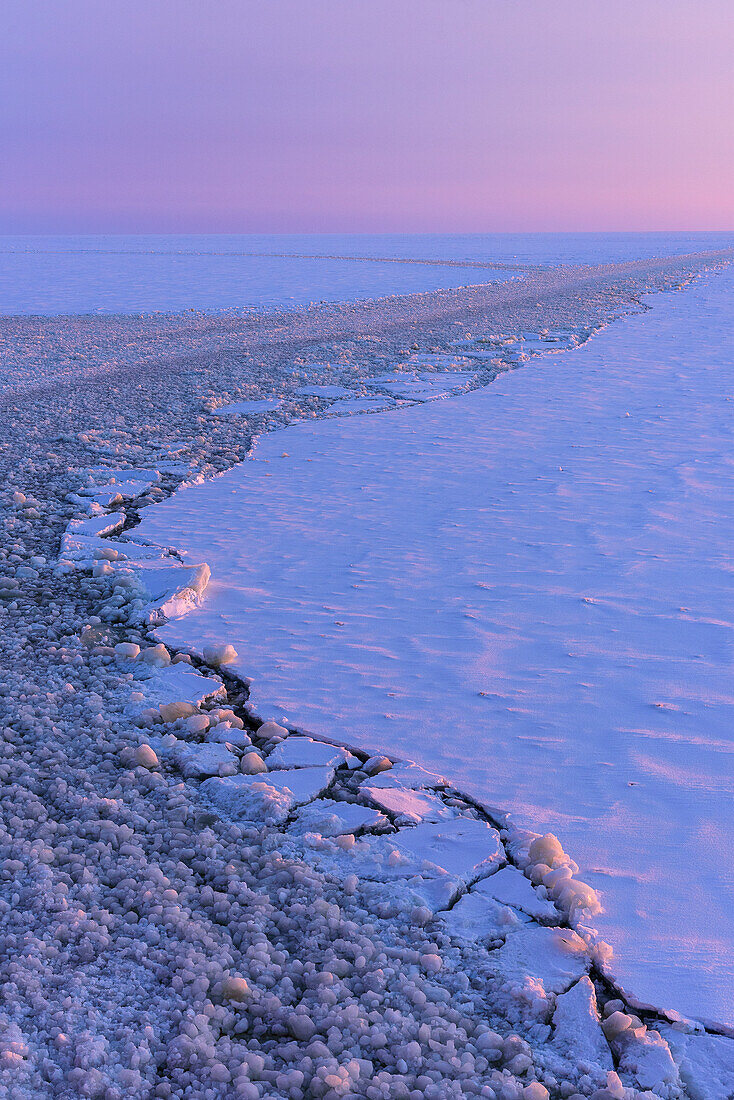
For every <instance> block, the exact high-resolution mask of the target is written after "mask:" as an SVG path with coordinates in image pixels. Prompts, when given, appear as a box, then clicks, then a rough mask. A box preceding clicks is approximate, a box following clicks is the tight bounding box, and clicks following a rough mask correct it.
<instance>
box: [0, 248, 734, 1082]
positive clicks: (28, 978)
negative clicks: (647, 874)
mask: <svg viewBox="0 0 734 1100" xmlns="http://www.w3.org/2000/svg"><path fill="white" fill-rule="evenodd" d="M730 258H731V256H730V254H721V253H719V254H711V255H705V256H703V255H702V256H693V257H682V258H679V259H677V260H673V261H670V262H668V261H651V262H650V263H637V264H629V265H623V266H622V267H598V268H590V269H582V270H573V271H572V270H568V271H550V272H542V273H537V272H536V273H534V274H532V275H529V276H528V278H527V281H526V282H525V283H521V284H519V283H515V284H512V283H505V284H494V286H492V287H487V288H477V287H474V288H470V289H468V290H463V291H447V292H443V293H441V294H438V295H427V296H426V295H423V296H418V297H411V298H398V299H390V300H389V301H381V302H365V303H361V304H359V305H355V306H350V307H340V306H337V307H321V308H319V309H316V310H311V311H304V312H303V313H299V314H293V315H280V316H274V317H269V318H265V317H258V318H254V317H252V318H242V319H237V318H232V317H230V318H219V319H211V318H204V317H200V316H196V317H192V318H189V317H175V318H172V317H167V318H162V319H151V318H143V319H140V318H109V319H105V318H57V319H51V320H48V319H25V318H11V319H7V320H4V321H3V322H2V325H1V326H0V342H1V343H0V349H1V356H0V362H1V363H2V376H1V377H2V392H0V407H2V408H3V410H4V415H5V430H4V433H3V437H2V439H0V468H2V480H3V482H4V486H5V490H4V492H3V494H2V507H1V508H0V569H1V572H0V630H1V631H2V636H3V646H2V647H1V648H0V667H2V669H3V682H2V683H1V684H0V720H1V721H2V725H3V738H2V740H0V782H2V784H3V786H2V798H1V799H0V918H1V919H0V1097H1V1098H2V1100H6V1098H7V1100H28V1098H33V1100H36V1098H40V1097H49V1098H50V1097H63V1098H67V1097H72V1096H90V1097H94V1096H97V1097H100V1096H104V1098H105V1100H122V1098H123V1097H124V1098H125V1100H127V1098H130V1100H132V1098H133V1097H134V1098H136V1100H137V1098H139V1097H145V1098H147V1097H156V1098H158V1097H162V1098H174V1097H180V1098H182V1100H183V1097H188V1098H191V1100H199V1098H202V1100H224V1098H228V1097H230V1096H236V1097H243V1098H244V1100H257V1098H263V1100H286V1098H288V1100H305V1097H307V1096H308V1097H311V1096H313V1097H317V1096H321V1097H324V1098H325V1100H337V1098H338V1097H347V1098H350V1097H352V1096H365V1097H367V1098H368V1100H380V1098H383V1097H384V1098H392V1097H395V1098H396V1100H406V1098H408V1100H444V1098H449V1097H457V1098H458V1097H460V1096H482V1097H484V1098H485V1100H546V1097H547V1096H548V1094H550V1097H551V1100H565V1098H569V1097H570V1098H572V1100H579V1094H581V1095H583V1096H593V1097H594V1100H653V1098H662V1100H683V1098H684V1097H685V1098H686V1100H730V1096H731V1093H732V1091H733V1090H734V1053H733V1051H734V1041H732V1040H731V1039H729V1038H725V1037H720V1036H717V1035H716V1034H712V1033H711V1029H710V1030H709V1033H707V1032H706V1031H704V1029H703V1028H702V1027H701V1025H700V1024H699V1025H695V1024H693V1023H691V1022H690V1021H685V1020H682V1019H680V1018H679V1017H678V1016H676V1015H675V1014H673V1015H672V1016H669V1017H668V1019H667V1020H666V1019H665V1018H663V1017H661V1015H660V1014H658V1013H655V1012H651V1011H647V1010H645V1009H643V1008H642V1007H640V1006H637V1005H633V1004H632V1003H631V1001H630V1000H629V998H628V999H626V1000H625V999H620V998H619V995H618V991H617V990H616V988H615V987H614V986H613V985H612V984H610V983H609V982H608V981H606V980H605V979H604V978H603V976H602V974H601V972H600V967H601V966H603V965H604V962H605V959H606V953H605V951H604V949H603V947H602V945H600V944H596V943H595V941H594V938H593V936H592V935H590V933H589V929H588V923H589V917H590V916H592V915H593V913H594V911H595V909H596V905H597V899H596V896H595V894H594V892H593V890H591V888H590V887H589V886H587V885H584V883H583V881H581V880H580V878H579V875H578V866H577V864H576V863H574V862H573V860H572V859H571V858H570V856H569V855H567V854H566V853H565V852H564V851H563V850H562V848H561V846H560V844H559V843H558V841H557V840H556V839H555V838H553V837H550V836H548V837H542V836H539V835H537V834H535V833H532V832H523V831H521V830H518V829H517V828H515V827H514V826H511V825H510V823H509V822H507V820H506V819H505V818H504V817H503V815H502V814H501V813H499V812H498V813H497V814H488V813H486V812H484V811H483V810H482V809H481V808H480V807H478V806H477V805H476V804H474V803H472V802H471V801H469V800H467V799H466V798H464V797H463V796H461V795H460V794H459V793H458V792H457V790H456V788H455V787H452V786H451V785H450V784H447V781H446V780H445V779H443V778H442V777H441V776H440V775H437V774H432V773H430V772H427V771H425V770H423V769H422V768H420V767H419V766H418V765H416V764H410V763H395V762H394V761H391V760H390V759H387V758H386V757H384V756H382V755H379V756H373V757H371V758H370V757H369V754H368V753H366V752H364V751H362V750H358V749H356V748H355V749H354V751H353V752H350V751H348V750H346V749H344V748H343V747H340V746H334V745H331V744H328V743H326V742H324V741H318V740H316V741H314V740H311V739H309V738H304V737H302V736H300V737H299V736H298V735H296V734H294V733H290V734H289V733H288V731H287V730H286V729H285V728H283V727H281V726H279V725H274V724H273V723H272V722H266V723H264V724H263V723H262V722H261V720H259V719H258V718H256V717H253V716H252V714H251V710H248V704H247V702H246V699H245V695H244V692H243V690H242V685H241V683H239V682H238V681H237V680H236V679H233V678H232V677H231V675H230V674H229V673H231V670H232V665H231V662H232V659H233V658H235V657H236V654H235V651H234V649H233V648H232V647H231V645H230V644H229V643H228V642H227V640H226V639H218V640H217V644H216V645H212V646H205V647H204V649H203V651H202V658H203V663H200V662H198V661H197V660H195V661H194V662H193V667H192V663H191V661H190V660H189V659H187V658H186V656H185V654H183V653H177V654H172V653H169V651H168V650H167V649H166V647H165V646H163V645H162V644H156V642H155V639H154V637H152V631H153V630H154V629H155V626H156V624H158V625H160V624H161V623H162V622H164V621H165V620H166V619H167V618H172V617H173V618H175V617H176V616H178V615H185V614H186V612H187V611H189V610H190V609H191V608H192V607H194V606H196V604H197V603H198V602H200V601H201V599H202V598H206V592H207V583H208V581H209V579H210V570H209V567H208V566H207V565H206V564H205V563H192V564H185V563H183V562H182V561H181V558H180V556H179V555H178V553H177V552H176V551H175V550H170V551H169V550H162V549H160V548H159V547H156V546H155V545H151V544H146V543H144V542H141V541H140V539H139V537H138V536H137V532H136V531H135V529H134V527H135V525H136V524H137V522H138V517H139V515H140V514H141V513H142V512H143V510H144V509H146V508H147V507H148V506H150V505H151V504H152V503H153V502H155V501H159V500H161V499H162V498H165V496H167V495H168V494H170V493H171V492H173V490H174V489H175V488H176V486H181V485H182V484H186V483H187V482H188V483H190V482H191V481H192V479H193V480H196V479H199V480H200V479H201V478H202V477H203V476H206V475H209V476H211V474H212V473H213V472H215V471H216V470H222V469H224V468H228V467H229V466H231V465H232V463H233V462H235V461H237V458H238V456H240V457H241V456H243V455H244V454H246V453H247V449H248V447H249V446H250V441H251V439H252V437H253V433H254V432H255V431H260V430H262V429H263V427H264V426H268V427H269V428H270V429H271V430H272V429H273V428H274V427H275V425H276V424H278V423H280V424H283V423H285V422H287V421H288V420H289V419H290V420H292V419H293V417H294V416H305V417H306V418H313V417H315V416H323V415H324V412H325V411H326V413H327V416H331V414H332V413H333V411H334V409H335V407H336V412H337V415H338V414H339V408H338V406H337V405H336V404H334V405H331V406H327V408H326V409H325V407H324V402H328V400H330V399H331V398H340V397H349V396H350V395H352V398H351V399H352V400H354V399H356V400H357V401H358V405H357V406H355V407H354V410H353V411H356V412H360V411H363V409H364V404H363V402H365V401H367V400H373V401H374V400H379V401H383V400H384V402H385V403H388V404H390V405H393V404H395V401H394V400H393V398H394V399H396V400H404V399H405V397H408V398H409V399H410V400H411V401H416V400H418V401H428V400H430V401H432V402H433V406H434V407H436V406H438V405H440V404H441V403H442V401H444V402H445V401H446V400H447V396H446V395H447V394H448V393H449V392H459V391H466V390H467V389H468V388H469V387H470V386H472V385H473V386H476V385H478V384H486V383H487V381H489V380H490V379H491V378H492V377H494V376H495V375H496V374H497V372H498V371H501V370H503V369H507V368H508V366H511V365H513V364H517V363H518V362H521V361H524V359H525V355H524V352H525V351H526V350H528V349H530V350H532V349H533V345H534V344H538V346H539V347H540V346H543V347H547V346H548V340H546V339H539V338H538V336H537V335H536V336H532V335H531V334H532V333H535V334H537V333H539V332H543V331H545V330H546V329H548V328H551V329H552V330H553V332H554V333H555V334H557V335H558V336H559V337H560V339H559V341H557V342H553V347H554V349H558V348H559V347H561V346H563V344H564V342H565V343H568V344H570V343H573V340H574V336H573V333H574V332H576V331H578V332H579V333H583V332H588V331H590V330H591V328H593V327H594V326H596V325H598V324H599V323H601V322H603V321H605V320H610V319H612V318H613V317H616V316H619V314H620V313H621V312H625V311H627V310H629V309H630V308H631V307H632V308H634V295H637V294H639V293H641V292H643V291H644V290H646V289H652V288H658V289H659V288H661V287H663V286H678V285H680V283H681V280H685V279H687V278H689V277H690V276H691V275H693V274H694V273H695V272H696V271H700V270H705V269H706V268H707V266H709V265H711V264H714V265H716V264H717V263H719V262H721V260H722V259H730ZM498 325H499V326H501V327H500V328H498V327H497V326H498ZM457 326H458V328H457ZM469 327H471V328H472V330H473V331H474V333H475V336H474V337H473V338H472V337H471V335H470V333H468V332H467V329H468V328H469ZM525 330H529V332H527V333H526V336H527V338H526V339H525V340H524V341H523V342H522V343H521V344H519V343H518V342H517V341H516V339H515V338H514V337H511V336H510V337H508V336H495V337H491V338H489V339H482V338H480V339H479V342H478V343H477V340H476V337H477V336H479V334H481V333H490V332H494V333H497V332H505V333H517V332H521V331H525ZM569 330H571V331H569ZM457 338H458V339H457ZM394 368H396V369H394ZM457 368H459V369H458V370H457ZM448 369H450V370H451V377H450V378H449V376H448V374H446V373H445V372H446V371H447V370H448ZM305 383H308V385H305ZM396 387H397V392H396V389H395V388H396ZM314 389H317V394H316V396H315V397H314V396H313V395H312V391H313V390H314ZM304 390H306V391H309V392H306V393H304V392H303V391H304ZM406 390H407V392H406ZM274 391H276V392H275V393H274ZM378 395H379V396H378ZM275 396H277V397H278V399H281V398H282V399H283V401H284V404H283V407H282V408H281V409H280V410H278V412H277V413H276V414H267V413H265V414H264V413H263V412H262V411H260V410H255V411H248V410H247V408H245V409H242V408H232V405H233V403H234V404H235V405H236V404H237V402H240V401H244V400H248V401H249V400H258V401H262V400H272V399H274V397H275ZM227 405H229V406H230V407H229V409H228V410H227V409H226V406H227ZM450 407H451V405H450V404H449V405H448V406H447V408H450ZM217 409H221V410H222V412H221V413H218V414H217V415H212V413H214V412H215V411H216V410H217ZM405 411H406V412H407V413H408V414H410V412H412V411H413V410H405ZM264 417H265V419H264ZM355 419H359V420H362V421H365V420H367V419H369V417H364V416H360V417H358V418H355ZM331 423H334V419H333V416H332V418H331ZM131 524H132V526H130V525H131ZM64 530H65V532H66V533H65V534H63V535H62V532H63V531H64ZM60 536H61V538H60ZM59 538H60V543H61V545H60V546H59ZM227 670H228V671H227ZM222 673H224V675H223V674H222ZM347 732H348V731H347ZM590 979H591V980H590ZM671 1021H672V1026H671ZM612 1065H613V1066H614V1069H612V1068H610V1067H611V1066H612Z"/></svg>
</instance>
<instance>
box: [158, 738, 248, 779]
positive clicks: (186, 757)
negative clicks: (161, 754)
mask: <svg viewBox="0 0 734 1100" xmlns="http://www.w3.org/2000/svg"><path fill="white" fill-rule="evenodd" d="M171 756H172V759H173V761H174V763H175V764H176V765H177V767H178V768H180V770H181V771H182V772H183V774H184V776H185V777H186V779H205V778H207V777H208V776H212V775H221V776H224V775H235V774H236V772H237V770H238V761H237V757H236V756H235V755H234V753H231V752H230V751H229V749H228V748H227V746H226V745H218V744H216V743H214V742H207V743H206V744H204V745H189V744H187V743H186V742H183V743H181V742H179V744H178V745H176V748H175V749H174V750H173V752H172V754H171Z"/></svg>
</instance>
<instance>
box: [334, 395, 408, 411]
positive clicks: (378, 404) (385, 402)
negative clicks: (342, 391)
mask: <svg viewBox="0 0 734 1100" xmlns="http://www.w3.org/2000/svg"><path fill="white" fill-rule="evenodd" d="M392 408H394V405H393V403H392V401H391V400H390V399H389V398H384V399H382V400H380V399H379V398H376V397H351V398H344V399H343V400H341V401H335V402H334V403H333V404H332V405H329V408H328V410H327V411H328V412H330V413H367V412H382V411H383V410H384V409H392Z"/></svg>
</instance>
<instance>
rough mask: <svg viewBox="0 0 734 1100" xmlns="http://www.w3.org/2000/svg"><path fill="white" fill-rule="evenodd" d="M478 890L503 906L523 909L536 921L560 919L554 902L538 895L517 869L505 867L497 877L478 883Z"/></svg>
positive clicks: (498, 872)
mask: <svg viewBox="0 0 734 1100" xmlns="http://www.w3.org/2000/svg"><path fill="white" fill-rule="evenodd" d="M476 889H477V890H478V891H479V892H481V893H483V894H486V895H487V896H488V897H491V898H495V899H496V900H497V901H499V902H502V904H503V905H512V906H513V907H514V908H515V909H521V910H522V912H523V913H527V914H528V916H530V917H535V919H536V920H554V919H557V918H558V912H557V910H556V907H555V905H553V902H551V901H548V900H547V899H546V898H541V897H540V896H539V895H538V894H536V892H535V890H534V889H533V887H532V886H531V884H530V883H529V882H528V880H527V879H526V878H525V876H524V875H523V874H522V873H521V872H520V871H518V870H517V869H516V868H515V867H503V868H502V870H501V871H497V873H496V874H495V875H492V876H491V877H490V878H487V879H483V880H482V882H480V883H478V884H477V887H476Z"/></svg>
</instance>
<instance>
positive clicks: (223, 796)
mask: <svg viewBox="0 0 734 1100" xmlns="http://www.w3.org/2000/svg"><path fill="white" fill-rule="evenodd" d="M333 778H334V769H333V768H295V769H294V770H293V771H287V772H286V771H281V772H263V773H261V774H259V775H232V776H228V777H227V778H225V779H206V780H205V781H204V782H203V783H202V785H201V789H202V791H203V792H204V794H205V795H206V797H207V798H208V799H209V801H210V802H211V804H212V805H213V806H214V807H215V809H217V810H219V811H220V812H222V813H224V814H226V815H227V816H228V817H232V818H234V819H235V820H236V821H266V822H268V823H269V824H278V823H280V822H282V821H285V820H286V818H287V817H288V815H289V814H290V813H291V811H292V810H294V809H295V808H296V806H302V805H303V804H304V803H306V802H312V801H313V800H314V799H315V798H318V797H319V795H320V794H321V793H322V792H323V791H325V790H326V788H327V787H328V786H329V784H330V783H331V781H332V779H333Z"/></svg>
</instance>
